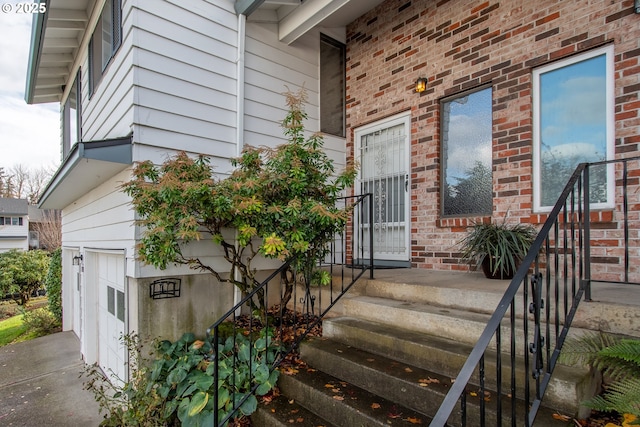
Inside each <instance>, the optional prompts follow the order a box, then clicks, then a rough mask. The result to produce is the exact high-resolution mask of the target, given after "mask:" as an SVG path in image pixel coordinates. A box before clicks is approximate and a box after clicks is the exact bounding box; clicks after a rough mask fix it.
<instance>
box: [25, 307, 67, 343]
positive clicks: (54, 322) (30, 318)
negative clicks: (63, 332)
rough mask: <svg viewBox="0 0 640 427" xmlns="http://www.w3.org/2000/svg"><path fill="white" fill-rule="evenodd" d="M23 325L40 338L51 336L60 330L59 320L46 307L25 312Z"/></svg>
mask: <svg viewBox="0 0 640 427" xmlns="http://www.w3.org/2000/svg"><path fill="white" fill-rule="evenodd" d="M22 323H24V325H25V326H26V327H27V328H28V330H29V331H31V332H33V333H35V334H36V335H38V336H42V335H49V334H51V333H53V332H55V331H56V330H58V328H60V322H59V321H58V319H56V317H55V316H54V314H53V313H51V312H50V311H49V310H48V309H47V308H45V307H41V308H36V309H35V310H25V311H24V314H23V316H22Z"/></svg>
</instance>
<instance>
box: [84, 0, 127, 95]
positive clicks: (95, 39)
mask: <svg viewBox="0 0 640 427" xmlns="http://www.w3.org/2000/svg"><path fill="white" fill-rule="evenodd" d="M121 44H122V2H121V0H107V1H106V2H105V4H104V8H103V9H102V13H101V14H100V19H98V23H97V25H96V29H95V30H94V32H93V35H92V36H91V40H90V41H89V96H91V95H93V92H94V91H95V88H96V87H97V86H98V83H100V80H101V79H102V75H103V73H104V71H105V69H106V68H107V65H109V62H110V61H111V58H113V56H114V55H115V53H116V51H117V50H118V48H119V47H120V45H121Z"/></svg>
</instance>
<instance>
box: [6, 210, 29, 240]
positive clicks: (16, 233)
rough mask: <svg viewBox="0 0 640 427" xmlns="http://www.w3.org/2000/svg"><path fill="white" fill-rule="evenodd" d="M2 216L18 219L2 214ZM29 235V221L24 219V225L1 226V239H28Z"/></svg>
mask: <svg viewBox="0 0 640 427" xmlns="http://www.w3.org/2000/svg"><path fill="white" fill-rule="evenodd" d="M0 216H8V217H16V216H17V215H7V214H2V213H1V212H0ZM28 235H29V219H28V218H27V217H24V216H23V217H22V225H0V239H1V238H5V237H27V236H28Z"/></svg>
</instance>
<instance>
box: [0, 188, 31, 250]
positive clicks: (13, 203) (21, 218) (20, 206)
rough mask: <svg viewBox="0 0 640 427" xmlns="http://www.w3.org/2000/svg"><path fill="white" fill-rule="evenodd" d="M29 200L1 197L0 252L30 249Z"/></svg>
mask: <svg viewBox="0 0 640 427" xmlns="http://www.w3.org/2000/svg"><path fill="white" fill-rule="evenodd" d="M28 206H29V202H28V201H27V199H10V198H5V197H0V252H7V251H9V250H11V249H18V250H21V251H26V250H28V249H29V216H28Z"/></svg>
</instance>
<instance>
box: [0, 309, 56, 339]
mask: <svg viewBox="0 0 640 427" xmlns="http://www.w3.org/2000/svg"><path fill="white" fill-rule="evenodd" d="M47 304H48V300H47V297H36V298H32V299H31V300H30V301H29V303H28V304H27V310H33V309H35V308H38V307H46V306H47ZM20 310H21V309H20V306H18V305H17V304H16V303H15V302H14V301H2V302H1V303H0V347H2V346H5V345H7V344H11V343H14V342H22V341H27V340H31V339H33V338H37V337H39V336H41V335H42V334H39V333H38V332H36V331H29V330H28V328H27V326H25V325H24V323H22V313H21V311H20Z"/></svg>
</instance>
